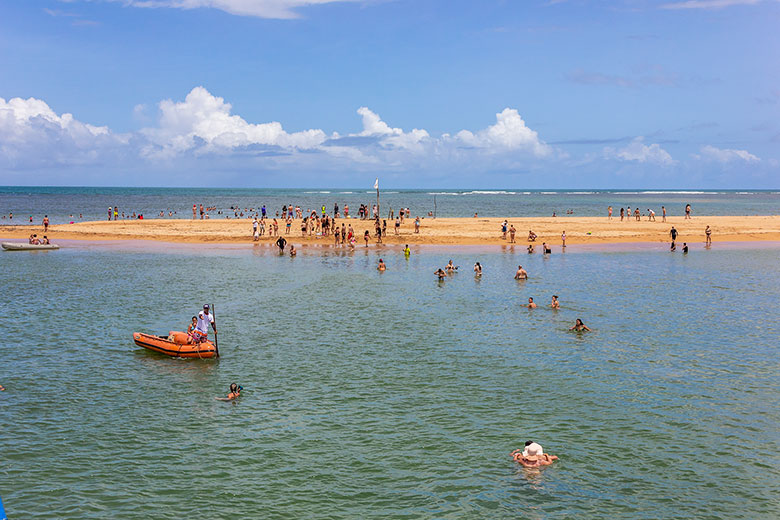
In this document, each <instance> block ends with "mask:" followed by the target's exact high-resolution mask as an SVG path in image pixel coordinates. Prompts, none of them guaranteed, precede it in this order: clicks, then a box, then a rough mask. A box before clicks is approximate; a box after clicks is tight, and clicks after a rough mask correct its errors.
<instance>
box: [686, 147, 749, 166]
mask: <svg viewBox="0 0 780 520" xmlns="http://www.w3.org/2000/svg"><path fill="white" fill-rule="evenodd" d="M694 158H695V159H703V160H709V161H716V162H720V163H728V162H732V161H744V162H747V163H754V162H759V161H760V160H761V159H759V158H758V157H756V156H755V155H753V154H752V153H750V152H748V151H747V150H733V149H730V148H716V147H714V146H711V145H707V146H702V148H701V150H700V154H699V155H694Z"/></svg>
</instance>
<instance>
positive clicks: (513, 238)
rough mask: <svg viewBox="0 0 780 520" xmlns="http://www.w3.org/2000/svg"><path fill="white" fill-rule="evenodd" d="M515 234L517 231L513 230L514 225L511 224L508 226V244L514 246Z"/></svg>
mask: <svg viewBox="0 0 780 520" xmlns="http://www.w3.org/2000/svg"><path fill="white" fill-rule="evenodd" d="M515 233H517V230H516V229H515V225H514V224H512V225H511V226H509V243H510V244H514V243H515Z"/></svg>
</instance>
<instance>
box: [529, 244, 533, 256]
mask: <svg viewBox="0 0 780 520" xmlns="http://www.w3.org/2000/svg"><path fill="white" fill-rule="evenodd" d="M528 254H529V255H532V254H534V245H533V244H529V246H528Z"/></svg>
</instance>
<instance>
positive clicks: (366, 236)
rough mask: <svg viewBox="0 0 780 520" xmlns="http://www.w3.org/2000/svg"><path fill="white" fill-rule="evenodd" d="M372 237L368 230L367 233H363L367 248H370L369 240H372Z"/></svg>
mask: <svg viewBox="0 0 780 520" xmlns="http://www.w3.org/2000/svg"><path fill="white" fill-rule="evenodd" d="M370 236H371V234H370V233H369V232H368V230H367V229H366V232H365V233H363V240H365V241H366V247H368V239H369V238H370Z"/></svg>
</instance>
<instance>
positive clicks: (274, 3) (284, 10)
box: [114, 0, 356, 19]
mask: <svg viewBox="0 0 780 520" xmlns="http://www.w3.org/2000/svg"><path fill="white" fill-rule="evenodd" d="M114 1H121V2H122V3H123V4H125V5H130V6H133V7H147V8H159V7H168V8H175V9H198V8H210V9H219V10H220V11H225V12H226V13H230V14H234V15H237V16H254V17H257V18H277V19H291V18H298V16H299V15H298V13H297V12H296V9H297V8H300V7H306V6H310V5H320V4H329V3H334V2H348V1H356V0H114Z"/></svg>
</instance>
